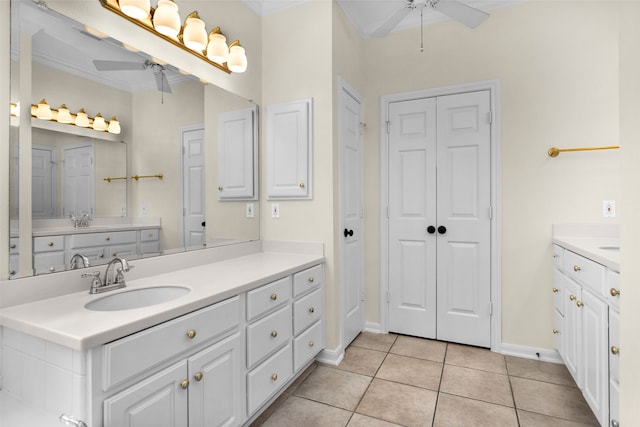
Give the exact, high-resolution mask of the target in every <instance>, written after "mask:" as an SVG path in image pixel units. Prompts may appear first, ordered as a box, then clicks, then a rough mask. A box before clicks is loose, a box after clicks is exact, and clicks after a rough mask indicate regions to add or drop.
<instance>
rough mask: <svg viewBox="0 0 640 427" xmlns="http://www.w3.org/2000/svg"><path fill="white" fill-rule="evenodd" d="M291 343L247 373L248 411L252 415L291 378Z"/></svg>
mask: <svg viewBox="0 0 640 427" xmlns="http://www.w3.org/2000/svg"><path fill="white" fill-rule="evenodd" d="M291 359H292V356H291V344H288V345H287V346H286V347H283V348H282V349H281V350H280V351H278V352H277V353H276V354H274V355H273V356H271V357H270V358H269V359H267V360H266V361H265V362H264V363H262V364H261V365H260V366H258V367H257V368H256V369H254V370H253V371H251V372H249V373H248V374H247V412H248V414H249V415H251V414H252V413H253V412H255V410H256V409H258V408H259V407H260V406H261V405H262V404H263V403H264V402H266V401H267V399H269V397H271V396H272V395H273V394H274V393H276V392H277V391H278V390H279V389H280V387H282V386H283V385H284V384H285V383H286V382H287V381H288V380H289V378H291V375H292V370H291V365H292V360H291Z"/></svg>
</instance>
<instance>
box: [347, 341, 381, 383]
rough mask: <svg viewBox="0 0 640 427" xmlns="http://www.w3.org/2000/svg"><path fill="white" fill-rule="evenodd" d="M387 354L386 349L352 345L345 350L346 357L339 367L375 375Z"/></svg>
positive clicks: (357, 372) (371, 375)
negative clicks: (380, 349)
mask: <svg viewBox="0 0 640 427" xmlns="http://www.w3.org/2000/svg"><path fill="white" fill-rule="evenodd" d="M386 356H387V353H386V352H384V351H378V350H369V349H368V348H362V347H353V346H351V347H348V348H347V350H346V351H345V354H344V359H342V362H340V365H338V366H337V368H338V369H341V370H343V371H349V372H355V373H356V374H362V375H367V376H370V377H373V376H375V374H376V372H378V368H379V367H380V365H381V364H382V361H383V360H384V358H385V357H386Z"/></svg>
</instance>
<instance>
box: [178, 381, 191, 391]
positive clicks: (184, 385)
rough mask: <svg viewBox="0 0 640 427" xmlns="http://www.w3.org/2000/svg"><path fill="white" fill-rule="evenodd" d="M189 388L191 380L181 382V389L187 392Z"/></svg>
mask: <svg viewBox="0 0 640 427" xmlns="http://www.w3.org/2000/svg"><path fill="white" fill-rule="evenodd" d="M187 387H189V380H182V381H180V388H182V389H183V390H186V389H187Z"/></svg>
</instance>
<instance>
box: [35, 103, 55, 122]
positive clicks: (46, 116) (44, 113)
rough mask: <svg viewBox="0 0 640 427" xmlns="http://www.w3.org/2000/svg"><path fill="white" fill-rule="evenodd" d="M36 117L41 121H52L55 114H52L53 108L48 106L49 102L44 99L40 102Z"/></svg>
mask: <svg viewBox="0 0 640 427" xmlns="http://www.w3.org/2000/svg"><path fill="white" fill-rule="evenodd" d="M36 117H37V118H39V119H41V120H51V118H52V117H53V113H52V112H51V107H49V104H47V101H45V100H44V99H41V100H40V103H38V108H37V109H36Z"/></svg>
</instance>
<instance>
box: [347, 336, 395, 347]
mask: <svg viewBox="0 0 640 427" xmlns="http://www.w3.org/2000/svg"><path fill="white" fill-rule="evenodd" d="M396 338H397V335H396V334H374V333H372V332H362V333H361V334H360V335H358V337H357V338H356V339H355V340H353V342H352V343H351V346H353V347H362V348H368V349H369V350H378V351H384V352H387V351H389V349H390V348H391V346H392V345H393V343H394V342H395V340H396Z"/></svg>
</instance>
